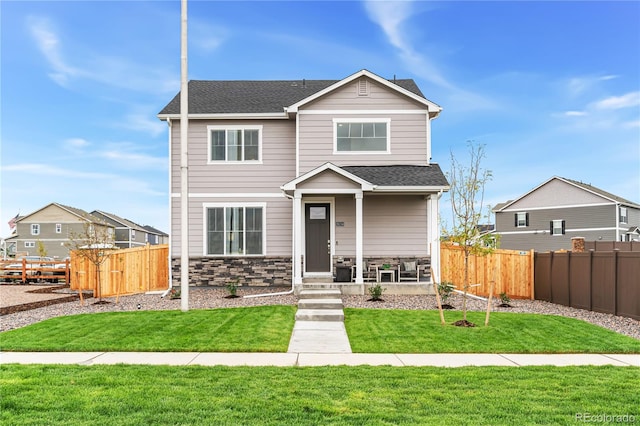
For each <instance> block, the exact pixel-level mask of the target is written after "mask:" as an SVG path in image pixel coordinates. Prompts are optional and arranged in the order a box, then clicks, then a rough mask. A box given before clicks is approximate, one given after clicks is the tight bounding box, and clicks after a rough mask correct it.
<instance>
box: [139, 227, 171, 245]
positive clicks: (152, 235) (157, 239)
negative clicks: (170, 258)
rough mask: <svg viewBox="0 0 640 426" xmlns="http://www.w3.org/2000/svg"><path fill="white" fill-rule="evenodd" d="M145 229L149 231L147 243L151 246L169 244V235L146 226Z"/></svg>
mask: <svg viewBox="0 0 640 426" xmlns="http://www.w3.org/2000/svg"><path fill="white" fill-rule="evenodd" d="M143 228H144V229H145V230H146V231H147V242H148V243H149V244H151V245H158V244H169V234H167V233H166V232H162V231H160V230H158V229H156V228H154V227H153V226H149V225H145V226H143Z"/></svg>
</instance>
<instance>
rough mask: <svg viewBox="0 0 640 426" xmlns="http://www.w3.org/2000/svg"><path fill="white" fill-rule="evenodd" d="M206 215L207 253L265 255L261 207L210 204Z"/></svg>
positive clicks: (263, 223)
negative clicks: (214, 205)
mask: <svg viewBox="0 0 640 426" xmlns="http://www.w3.org/2000/svg"><path fill="white" fill-rule="evenodd" d="M205 214H206V217H205V220H206V234H207V235H206V238H205V244H206V247H205V250H206V254H209V255H212V254H217V255H232V256H238V255H240V256H242V255H260V254H264V237H265V233H264V228H265V221H264V219H265V215H264V207H262V206H249V205H247V206H242V205H235V206H233V205H229V206H216V207H213V206H210V207H207V208H206V213H205Z"/></svg>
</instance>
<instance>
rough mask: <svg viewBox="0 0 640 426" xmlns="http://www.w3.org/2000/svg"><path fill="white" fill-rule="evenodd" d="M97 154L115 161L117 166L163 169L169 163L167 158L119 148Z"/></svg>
mask: <svg viewBox="0 0 640 426" xmlns="http://www.w3.org/2000/svg"><path fill="white" fill-rule="evenodd" d="M99 155H100V157H102V158H104V159H107V160H110V161H114V162H116V163H117V164H118V165H119V166H123V167H133V168H136V169H144V168H154V169H160V168H162V169H164V168H166V167H168V163H169V162H168V160H167V158H162V157H153V156H150V155H145V154H139V153H135V152H126V151H124V150H120V149H113V150H108V151H102V152H100V153H99Z"/></svg>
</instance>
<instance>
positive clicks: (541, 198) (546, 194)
mask: <svg viewBox="0 0 640 426" xmlns="http://www.w3.org/2000/svg"><path fill="white" fill-rule="evenodd" d="M602 203H611V201H609V200H607V199H606V198H603V197H601V196H599V195H596V194H593V193H591V192H588V191H585V190H584V189H581V188H578V187H575V186H573V185H570V184H568V183H566V182H563V181H561V180H558V179H553V180H550V181H549V182H547V183H546V184H544V185H542V186H541V187H539V188H537V189H536V190H535V191H533V192H531V193H530V194H528V195H526V196H524V197H523V198H521V199H520V200H518V201H516V202H515V203H513V204H512V205H510V206H509V210H516V209H521V210H523V211H524V210H526V209H530V208H534V207H552V206H553V207H560V206H575V205H587V204H602Z"/></svg>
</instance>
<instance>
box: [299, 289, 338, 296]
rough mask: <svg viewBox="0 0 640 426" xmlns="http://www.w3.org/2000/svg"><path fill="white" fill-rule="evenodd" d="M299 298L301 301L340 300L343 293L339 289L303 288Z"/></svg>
mask: <svg viewBox="0 0 640 426" xmlns="http://www.w3.org/2000/svg"><path fill="white" fill-rule="evenodd" d="M298 296H299V297H300V299H335V298H338V299H339V298H341V297H342V292H341V291H340V289H338V288H303V289H302V290H300V293H299V294H298Z"/></svg>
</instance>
